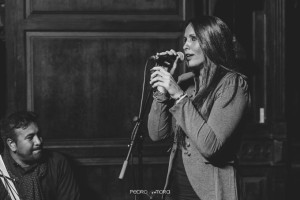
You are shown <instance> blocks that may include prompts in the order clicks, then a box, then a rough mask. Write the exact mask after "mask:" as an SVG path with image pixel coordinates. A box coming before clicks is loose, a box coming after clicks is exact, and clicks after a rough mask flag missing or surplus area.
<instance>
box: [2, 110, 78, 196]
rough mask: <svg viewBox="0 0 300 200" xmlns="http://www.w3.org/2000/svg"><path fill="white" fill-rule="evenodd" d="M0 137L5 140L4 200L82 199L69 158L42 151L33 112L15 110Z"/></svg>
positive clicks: (3, 154) (3, 126)
mask: <svg viewBox="0 0 300 200" xmlns="http://www.w3.org/2000/svg"><path fill="white" fill-rule="evenodd" d="M1 137H2V140H3V142H4V143H5V144H4V151H3V153H2V154H1V157H0V179H1V180H0V199H1V200H10V199H11V200H18V199H20V200H78V199H79V198H80V193H79V188H78V185H77V183H76V181H75V179H74V175H73V172H72V171H71V168H70V166H69V164H68V162H67V160H66V158H65V157H63V155H61V154H59V153H55V152H50V151H47V150H43V141H42V138H41V135H40V132H39V127H38V124H37V115H36V114H35V113H34V112H29V111H22V112H16V113H13V114H11V115H10V116H9V117H7V118H6V119H4V120H3V121H2V123H1ZM1 163H2V168H1ZM3 166H4V168H6V169H3ZM5 171H6V173H5Z"/></svg>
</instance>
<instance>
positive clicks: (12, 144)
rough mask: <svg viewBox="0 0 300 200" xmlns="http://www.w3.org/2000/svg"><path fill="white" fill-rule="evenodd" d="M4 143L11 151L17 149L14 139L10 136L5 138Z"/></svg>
mask: <svg viewBox="0 0 300 200" xmlns="http://www.w3.org/2000/svg"><path fill="white" fill-rule="evenodd" d="M6 144H7V146H8V147H9V148H10V150H11V151H12V152H16V151H17V145H16V142H15V141H14V140H12V139H11V138H7V139H6Z"/></svg>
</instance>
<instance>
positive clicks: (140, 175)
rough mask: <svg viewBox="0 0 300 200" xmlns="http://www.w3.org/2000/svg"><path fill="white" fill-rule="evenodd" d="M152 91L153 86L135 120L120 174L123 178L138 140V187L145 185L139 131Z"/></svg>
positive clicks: (141, 136) (141, 138)
mask: <svg viewBox="0 0 300 200" xmlns="http://www.w3.org/2000/svg"><path fill="white" fill-rule="evenodd" d="M152 91H153V89H152V88H151V90H150V91H149V93H148V96H147V99H146V102H145V105H144V107H142V109H141V112H140V114H139V117H138V119H137V120H135V122H136V124H135V126H134V128H133V130H132V134H131V142H130V144H129V145H128V147H129V150H128V154H127V157H126V159H125V161H124V162H123V166H122V169H121V172H120V175H119V179H123V177H124V175H125V171H126V168H127V165H128V160H129V158H130V156H131V152H132V148H133V146H134V145H135V142H136V141H137V142H138V143H137V150H138V188H139V189H142V185H143V171H142V170H143V166H142V164H143V157H142V156H143V155H142V147H143V146H142V142H143V135H142V134H140V133H139V127H140V125H141V123H142V122H143V118H144V115H145V111H146V108H147V105H148V102H149V99H150V96H151V94H152ZM141 106H143V105H141Z"/></svg>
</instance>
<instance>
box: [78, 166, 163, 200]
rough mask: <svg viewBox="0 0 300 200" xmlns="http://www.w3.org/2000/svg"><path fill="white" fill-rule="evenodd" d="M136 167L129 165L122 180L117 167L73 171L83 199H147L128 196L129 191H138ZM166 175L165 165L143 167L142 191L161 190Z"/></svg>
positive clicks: (81, 168)
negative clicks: (76, 176) (119, 177)
mask: <svg viewBox="0 0 300 200" xmlns="http://www.w3.org/2000/svg"><path fill="white" fill-rule="evenodd" d="M136 169H137V166H136V165H129V167H128V174H127V176H125V178H124V179H122V180H120V179H118V176H119V172H120V170H119V167H116V166H106V167H101V168H99V167H97V166H90V167H78V168H77V169H75V172H80V173H77V175H78V179H79V180H80V181H79V183H80V188H81V192H82V194H83V199H101V200H109V199H114V200H125V199H128V200H131V199H140V198H141V197H143V198H144V199H148V197H147V196H146V195H145V196H144V195H143V196H142V195H141V196H136V197H135V195H133V194H130V190H138V189H139V187H138V186H137V185H136V181H137V180H136V178H137V174H136V172H137V170H136ZM166 173H167V165H166V164H164V165H161V164H157V165H144V166H143V179H144V180H145V182H144V185H143V186H142V189H143V190H149V191H150V190H162V188H163V185H164V181H165V174H166Z"/></svg>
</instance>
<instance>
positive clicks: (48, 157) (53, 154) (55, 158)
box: [43, 149, 67, 164]
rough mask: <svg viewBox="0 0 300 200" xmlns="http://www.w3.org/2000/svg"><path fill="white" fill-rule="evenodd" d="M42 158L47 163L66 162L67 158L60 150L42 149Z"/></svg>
mask: <svg viewBox="0 0 300 200" xmlns="http://www.w3.org/2000/svg"><path fill="white" fill-rule="evenodd" d="M43 159H44V160H45V161H46V162H48V163H54V164H58V163H65V162H67V158H66V156H65V155H63V154H62V153H60V152H57V151H53V150H46V149H45V150H43Z"/></svg>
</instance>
